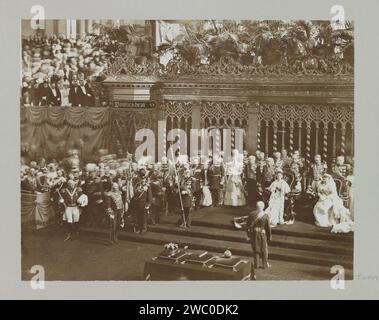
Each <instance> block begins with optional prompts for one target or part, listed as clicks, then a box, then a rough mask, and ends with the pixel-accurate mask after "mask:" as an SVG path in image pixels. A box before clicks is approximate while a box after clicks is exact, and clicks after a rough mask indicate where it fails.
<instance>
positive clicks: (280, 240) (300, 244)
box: [149, 224, 353, 256]
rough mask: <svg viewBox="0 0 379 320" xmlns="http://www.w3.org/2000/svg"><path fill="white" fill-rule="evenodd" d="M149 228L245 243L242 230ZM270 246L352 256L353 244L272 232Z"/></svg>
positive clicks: (168, 232)
mask: <svg viewBox="0 0 379 320" xmlns="http://www.w3.org/2000/svg"><path fill="white" fill-rule="evenodd" d="M149 229H150V230H151V231H153V232H157V233H167V234H175V235H185V236H189V237H196V238H204V239H215V240H223V241H231V242H238V243H246V242H247V240H246V233H245V232H244V231H236V230H226V229H218V228H208V227H202V226H196V225H195V226H192V227H191V229H183V228H178V227H175V226H173V225H172V224H159V225H153V226H149ZM270 247H281V248H291V249H300V250H308V251H316V252H325V251H327V252H328V253H337V254H344V255H347V256H353V246H352V245H350V244H349V243H345V242H343V241H342V242H337V241H331V240H324V239H314V238H308V237H302V238H300V237H298V236H290V235H281V234H278V233H274V234H273V236H272V240H271V241H270Z"/></svg>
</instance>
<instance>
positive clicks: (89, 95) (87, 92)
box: [77, 84, 95, 107]
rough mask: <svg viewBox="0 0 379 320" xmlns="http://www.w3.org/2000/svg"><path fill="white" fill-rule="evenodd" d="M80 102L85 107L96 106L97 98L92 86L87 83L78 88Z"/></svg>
mask: <svg viewBox="0 0 379 320" xmlns="http://www.w3.org/2000/svg"><path fill="white" fill-rule="evenodd" d="M77 97H78V103H79V104H80V105H81V106H82V107H84V106H86V107H94V106H95V99H94V96H93V92H92V90H91V88H90V87H89V86H88V84H86V85H85V86H84V88H82V87H78V89H77Z"/></svg>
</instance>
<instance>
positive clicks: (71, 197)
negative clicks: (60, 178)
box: [61, 180, 80, 241]
mask: <svg viewBox="0 0 379 320" xmlns="http://www.w3.org/2000/svg"><path fill="white" fill-rule="evenodd" d="M61 195H62V199H61V202H62V203H63V204H64V206H65V213H64V218H63V219H64V221H66V223H67V226H68V234H67V237H66V239H65V240H64V241H68V240H70V239H71V237H72V235H73V234H74V233H78V223H79V218H80V211H79V207H78V199H79V190H78V187H77V186H76V184H75V182H74V181H73V180H68V181H67V188H65V189H63V190H62V191H61Z"/></svg>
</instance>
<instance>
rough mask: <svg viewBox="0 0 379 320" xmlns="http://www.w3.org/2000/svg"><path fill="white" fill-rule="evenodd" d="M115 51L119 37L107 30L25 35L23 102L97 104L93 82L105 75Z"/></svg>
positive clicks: (23, 42) (76, 104)
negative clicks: (76, 35)
mask: <svg viewBox="0 0 379 320" xmlns="http://www.w3.org/2000/svg"><path fill="white" fill-rule="evenodd" d="M115 51H116V43H115V41H114V40H111V39H110V38H109V36H108V35H106V34H104V35H94V34H88V35H85V36H83V37H81V38H80V37H79V38H67V37H66V36H63V35H53V36H51V37H47V36H45V35H40V34H36V35H34V36H29V37H24V38H23V39H22V89H21V98H22V101H21V104H22V105H24V106H63V107H68V106H82V107H84V106H95V96H94V92H93V86H92V84H93V83H94V82H95V81H101V80H102V79H103V77H104V71H105V70H106V69H107V68H108V65H109V62H110V61H111V60H112V57H113V56H114V52H115Z"/></svg>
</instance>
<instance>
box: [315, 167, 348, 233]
mask: <svg viewBox="0 0 379 320" xmlns="http://www.w3.org/2000/svg"><path fill="white" fill-rule="evenodd" d="M317 190H318V196H319V200H318V202H317V203H316V205H315V207H314V208H313V214H314V217H315V223H316V225H317V226H319V227H324V228H327V227H333V228H332V230H331V232H335V233H347V232H350V231H353V222H352V219H351V215H350V212H349V210H348V209H346V208H345V207H344V205H343V201H342V199H341V198H340V197H339V196H338V193H337V187H336V183H335V182H334V180H333V178H332V176H330V175H328V174H325V175H324V177H323V179H322V180H321V181H320V182H319V184H318V186H317Z"/></svg>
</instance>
